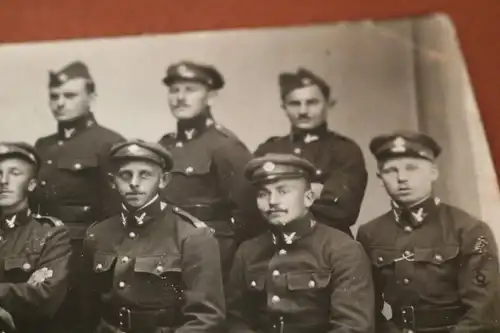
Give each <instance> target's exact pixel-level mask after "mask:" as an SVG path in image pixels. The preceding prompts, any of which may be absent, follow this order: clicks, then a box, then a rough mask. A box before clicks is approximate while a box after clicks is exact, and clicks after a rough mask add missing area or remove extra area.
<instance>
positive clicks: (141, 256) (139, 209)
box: [83, 140, 225, 333]
mask: <svg viewBox="0 0 500 333" xmlns="http://www.w3.org/2000/svg"><path fill="white" fill-rule="evenodd" d="M109 154H110V160H111V163H112V166H113V168H112V170H113V171H112V183H113V186H114V187H115V188H116V190H117V191H118V193H119V194H120V197H121V199H122V207H121V212H120V213H119V214H116V215H114V216H112V217H110V218H108V219H105V220H104V221H102V222H98V223H95V224H94V225H92V226H91V227H90V228H89V230H88V231H87V237H86V240H85V252H84V253H85V256H84V261H85V263H86V265H85V267H86V270H85V273H84V278H83V281H84V283H85V295H86V297H85V299H84V300H83V303H84V308H85V310H84V321H83V322H84V323H86V325H87V326H86V332H97V333H115V332H160V331H161V332H167V331H168V332H173V331H174V330H175V332H195V331H199V332H213V333H216V332H222V324H223V320H224V313H225V302H224V293H223V287H222V273H221V267H220V258H219V249H218V245H217V241H216V239H215V238H214V237H213V234H212V233H213V231H212V230H211V229H210V228H208V227H207V226H206V225H204V223H203V222H202V221H200V220H199V219H197V218H195V217H194V216H192V215H190V214H189V213H187V212H186V211H184V210H182V209H179V208H178V207H175V206H172V205H170V204H167V203H165V202H163V201H162V200H161V198H160V196H159V191H160V189H162V188H165V187H166V186H167V183H168V181H169V171H170V170H171V168H172V165H173V164H172V162H173V161H172V158H171V155H170V153H169V152H168V151H167V150H165V148H163V147H162V146H161V145H160V144H158V143H153V142H145V141H143V140H127V141H125V142H123V143H118V144H116V145H115V146H113V147H112V148H111V149H110V152H109ZM165 254H166V255H165ZM115 262H116V264H114V263H115ZM100 309H101V310H100ZM124 316H125V318H126V319H124Z"/></svg>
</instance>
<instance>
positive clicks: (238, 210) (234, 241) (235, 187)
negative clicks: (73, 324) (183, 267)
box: [159, 61, 264, 278]
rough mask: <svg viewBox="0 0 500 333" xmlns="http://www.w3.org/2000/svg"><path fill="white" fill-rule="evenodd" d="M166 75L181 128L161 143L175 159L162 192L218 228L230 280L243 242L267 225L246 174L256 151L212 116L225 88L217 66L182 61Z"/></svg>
mask: <svg viewBox="0 0 500 333" xmlns="http://www.w3.org/2000/svg"><path fill="white" fill-rule="evenodd" d="M166 74H167V75H166V77H165V78H164V79H163V83H164V84H165V85H166V87H167V94H168V103H169V106H170V110H171V112H172V115H173V116H174V117H175V118H176V120H177V131H176V132H175V133H169V134H166V135H164V136H163V137H162V138H161V139H160V141H159V142H160V144H161V145H162V146H164V147H165V148H167V149H168V150H169V151H170V153H171V154H172V157H173V159H174V161H175V163H174V166H173V170H172V173H171V177H172V179H171V181H170V183H169V186H168V187H166V188H165V189H164V190H162V194H161V195H162V198H163V199H164V200H165V201H167V202H170V203H173V204H175V205H176V206H179V207H181V208H183V209H184V210H186V211H188V212H189V213H190V214H192V215H194V216H196V217H197V218H199V219H201V220H204V221H205V222H206V223H207V224H208V225H209V226H210V227H211V228H213V229H214V230H215V237H216V238H217V240H218V241H219V246H220V252H221V262H222V269H223V272H224V277H225V278H226V277H227V274H228V273H229V269H230V267H231V263H232V258H233V256H234V251H235V249H236V247H237V246H238V243H239V242H241V241H242V240H243V239H246V238H248V237H251V236H252V235H254V234H255V233H256V232H258V231H259V230H260V229H261V228H263V225H264V222H263V221H260V218H259V214H258V211H257V208H256V207H255V201H254V200H253V192H252V187H251V185H250V183H249V182H248V181H247V180H246V179H245V177H244V174H243V169H244V167H245V165H246V163H247V162H248V161H249V160H250V159H251V158H252V154H251V153H250V151H249V150H248V148H247V147H246V146H245V145H244V144H243V143H242V142H241V140H240V139H239V138H238V137H237V136H236V135H235V134H234V133H233V132H231V131H230V130H228V129H226V128H225V127H223V126H222V125H220V124H218V123H217V122H216V121H215V120H214V118H213V116H212V106H213V104H214V103H215V101H216V95H217V90H220V89H221V88H222V87H223V86H224V79H223V77H222V75H221V74H220V73H219V71H218V70H217V69H216V68H215V67H213V66H210V65H206V64H199V63H194V62H190V61H182V62H179V63H175V64H173V65H171V66H169V67H168V69H167V73H166ZM258 222H260V223H258Z"/></svg>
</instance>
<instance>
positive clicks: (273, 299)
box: [271, 295, 280, 303]
mask: <svg viewBox="0 0 500 333" xmlns="http://www.w3.org/2000/svg"><path fill="white" fill-rule="evenodd" d="M279 301H280V298H279V296H277V295H274V296H273V297H271V302H273V303H278V302H279Z"/></svg>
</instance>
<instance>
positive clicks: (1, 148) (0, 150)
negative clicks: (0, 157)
mask: <svg viewBox="0 0 500 333" xmlns="http://www.w3.org/2000/svg"><path fill="white" fill-rule="evenodd" d="M8 152H9V147H7V146H0V154H6V153H8Z"/></svg>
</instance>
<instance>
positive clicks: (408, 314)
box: [401, 306, 416, 333]
mask: <svg viewBox="0 0 500 333" xmlns="http://www.w3.org/2000/svg"><path fill="white" fill-rule="evenodd" d="M401 318H402V319H403V327H405V328H407V329H408V333H414V332H415V330H416V325H415V324H416V323H415V308H414V307H413V306H404V307H402V308H401Z"/></svg>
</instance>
